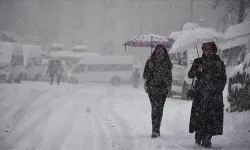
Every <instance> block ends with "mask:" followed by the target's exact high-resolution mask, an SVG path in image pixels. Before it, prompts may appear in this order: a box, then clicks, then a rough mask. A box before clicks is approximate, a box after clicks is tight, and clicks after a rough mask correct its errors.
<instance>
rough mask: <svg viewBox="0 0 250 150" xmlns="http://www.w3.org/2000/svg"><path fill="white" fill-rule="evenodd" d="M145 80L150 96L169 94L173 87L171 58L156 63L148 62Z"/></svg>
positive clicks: (144, 73)
mask: <svg viewBox="0 0 250 150" xmlns="http://www.w3.org/2000/svg"><path fill="white" fill-rule="evenodd" d="M143 78H144V79H145V80H146V83H145V86H146V88H147V92H148V94H151V95H158V94H166V95H167V94H168V92H169V91H168V89H170V88H171V85H172V63H171V61H170V59H169V58H167V57H166V58H164V59H163V60H161V61H159V62H156V61H154V60H153V59H148V61H147V62H146V65H145V68H144V72H143Z"/></svg>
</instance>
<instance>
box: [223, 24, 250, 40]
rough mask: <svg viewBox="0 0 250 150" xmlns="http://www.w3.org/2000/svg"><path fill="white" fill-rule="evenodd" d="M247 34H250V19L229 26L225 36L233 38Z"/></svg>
mask: <svg viewBox="0 0 250 150" xmlns="http://www.w3.org/2000/svg"><path fill="white" fill-rule="evenodd" d="M246 34H250V21H245V22H243V23H240V24H236V25H234V26H231V27H229V28H228V29H227V30H226V32H225V38H226V39H232V38H235V37H239V36H243V35H246Z"/></svg>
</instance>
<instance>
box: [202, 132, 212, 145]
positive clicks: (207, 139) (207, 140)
mask: <svg viewBox="0 0 250 150" xmlns="http://www.w3.org/2000/svg"><path fill="white" fill-rule="evenodd" d="M211 140H212V135H211V134H207V135H206V136H205V137H204V139H203V141H202V144H201V146H204V147H205V148H211V147H212V142H211Z"/></svg>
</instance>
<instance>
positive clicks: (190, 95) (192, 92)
mask: <svg viewBox="0 0 250 150" xmlns="http://www.w3.org/2000/svg"><path fill="white" fill-rule="evenodd" d="M195 95H196V92H195V90H194V78H193V80H192V84H191V88H190V89H189V90H188V92H187V99H188V100H191V99H194V98H195Z"/></svg>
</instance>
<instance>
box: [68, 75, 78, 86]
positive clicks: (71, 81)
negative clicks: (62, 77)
mask: <svg viewBox="0 0 250 150" xmlns="http://www.w3.org/2000/svg"><path fill="white" fill-rule="evenodd" d="M68 83H69V84H78V83H79V81H78V80H77V78H75V77H70V78H69V80H68Z"/></svg>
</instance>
